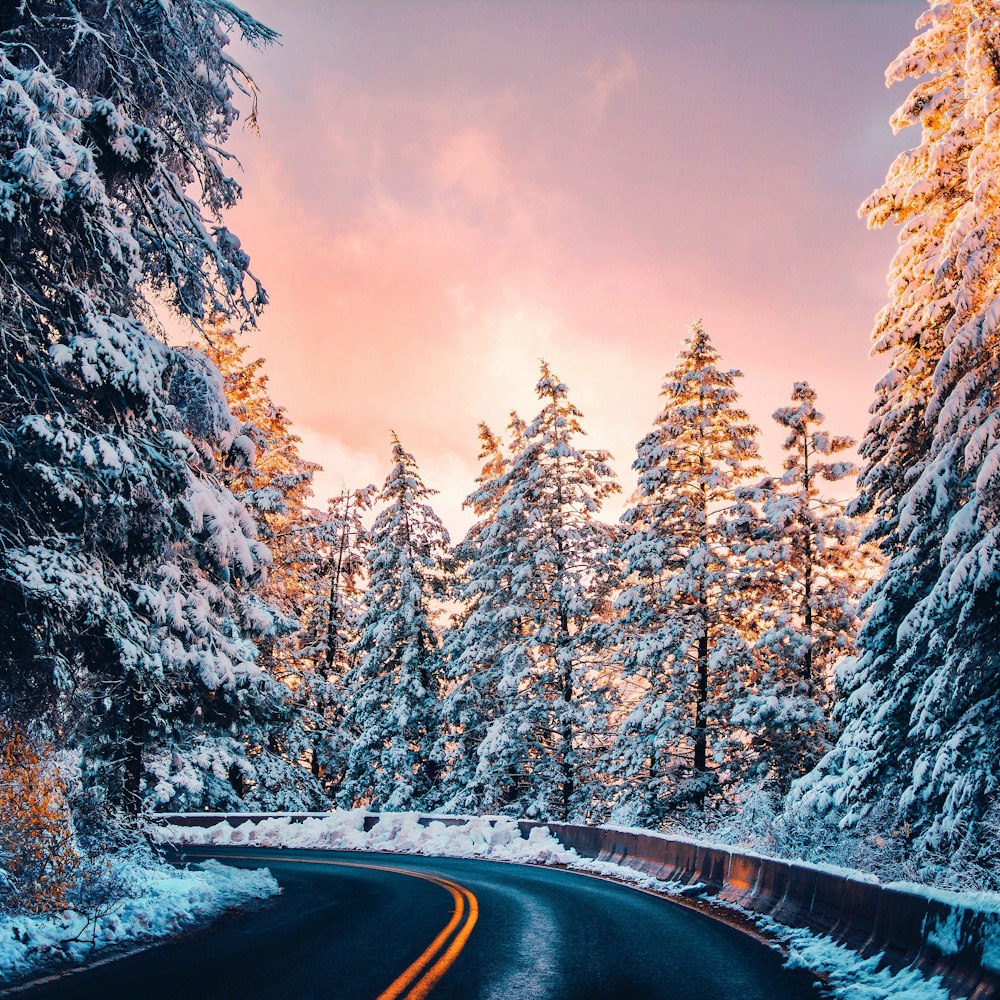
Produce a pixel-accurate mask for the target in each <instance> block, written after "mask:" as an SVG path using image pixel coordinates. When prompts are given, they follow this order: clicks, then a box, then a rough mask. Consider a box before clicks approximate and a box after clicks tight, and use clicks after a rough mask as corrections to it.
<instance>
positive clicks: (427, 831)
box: [157, 809, 582, 865]
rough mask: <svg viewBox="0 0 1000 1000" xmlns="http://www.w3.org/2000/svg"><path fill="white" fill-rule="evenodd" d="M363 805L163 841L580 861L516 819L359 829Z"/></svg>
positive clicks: (408, 819)
mask: <svg viewBox="0 0 1000 1000" xmlns="http://www.w3.org/2000/svg"><path fill="white" fill-rule="evenodd" d="M367 815H369V814H368V813H366V812H365V811H364V810H363V809H350V810H339V811H336V812H331V813H329V814H328V815H324V816H312V817H308V818H306V819H301V820H299V819H296V818H294V817H291V816H275V817H273V818H268V819H263V820H259V821H258V822H249V821H248V822H246V823H240V824H238V825H236V826H231V825H230V824H229V823H227V822H222V823H216V824H215V825H214V826H208V827H196V826H164V827H160V829H159V831H158V833H157V837H158V839H159V840H160V841H161V842H163V843H169V844H177V845H188V846H202V847H240V846H247V847H288V848H298V849H300V850H302V849H308V848H318V849H321V850H327V851H394V852H398V853H400V854H427V855H436V856H439V857H452V858H479V859H481V860H487V861H519V862H521V863H523V864H533V865H571V864H573V863H575V862H579V861H581V860H582V859H581V858H580V856H579V855H578V854H577V853H576V851H571V850H567V849H566V848H565V847H563V845H562V844H560V843H559V841H558V840H556V839H555V837H553V836H552V835H551V834H550V833H549V831H548V829H547V828H545V827H536V828H535V829H533V830H531V832H530V833H529V835H528V837H527V839H525V837H524V836H523V835H522V834H521V830H520V828H519V827H518V825H517V822H516V820H512V819H505V818H500V819H482V818H478V817H477V818H470V819H469V820H468V821H467V822H465V823H460V824H455V825H449V824H445V823H441V822H437V821H434V820H431V821H430V822H426V823H425V824H422V823H421V822H420V815H419V814H418V813H387V814H385V815H383V816H382V817H381V819H380V821H379V822H378V823H376V824H375V826H373V827H372V828H371V829H370V830H367V831H366V830H365V828H364V826H365V817H366V816H367Z"/></svg>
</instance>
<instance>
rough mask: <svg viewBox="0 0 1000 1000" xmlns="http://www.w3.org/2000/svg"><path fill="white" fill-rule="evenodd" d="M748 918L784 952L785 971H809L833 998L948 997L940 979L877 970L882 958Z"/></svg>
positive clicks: (906, 971) (762, 919)
mask: <svg viewBox="0 0 1000 1000" xmlns="http://www.w3.org/2000/svg"><path fill="white" fill-rule="evenodd" d="M735 908H736V909H738V907H735ZM741 912H746V911H742V910H741ZM750 916H751V917H753V919H754V922H755V923H756V924H757V926H758V927H760V929H761V930H762V931H765V932H766V933H768V934H772V935H774V937H776V938H777V939H778V940H779V941H781V943H782V944H784V945H785V947H786V948H787V949H788V960H787V961H786V962H785V965H786V967H787V968H790V969H798V968H802V969H809V970H810V971H812V972H815V973H818V974H819V975H821V976H823V978H824V979H825V980H826V982H827V988H828V991H829V992H830V993H832V994H833V996H835V997H839V998H843V1000H888V998H890V997H891V998H892V1000H950V998H951V993H950V992H949V991H948V990H947V989H946V988H945V987H944V986H943V985H942V982H941V977H940V976H935V977H934V978H933V979H927V978H926V977H925V976H923V975H922V974H921V973H920V972H918V971H917V970H916V969H913V968H910V969H903V970H901V971H900V972H892V970H891V969H886V968H879V963H880V962H881V961H882V957H883V956H882V955H873V956H872V957H871V958H864V957H862V956H861V955H859V954H858V953H857V952H856V951H851V949H850V948H845V947H844V946H843V945H839V944H837V942H836V941H833V940H832V939H831V938H828V937H823V936H821V935H819V934H814V933H813V932H812V931H808V930H805V929H804V928H801V927H789V926H787V925H786V924H779V923H778V922H777V921H776V920H772V919H771V918H770V917H762V916H759V915H754V914H750Z"/></svg>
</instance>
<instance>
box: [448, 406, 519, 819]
mask: <svg viewBox="0 0 1000 1000" xmlns="http://www.w3.org/2000/svg"><path fill="white" fill-rule="evenodd" d="M524 427H525V425H524V421H523V420H521V418H520V417H519V416H518V415H517V414H516V413H512V414H511V417H510V424H509V432H510V438H509V443H508V447H507V448H506V449H505V448H504V445H503V442H502V441H501V440H500V438H499V437H497V435H495V434H494V433H493V431H492V430H490V428H489V427H488V426H487V425H486V424H485V423H483V424H480V425H479V441H480V451H479V458H480V461H481V462H482V471H481V473H480V475H479V477H478V478H477V480H476V482H477V483H478V486H477V488H476V490H475V491H474V492H473V493H472V494H471V495H470V496H469V497H468V498H467V499H466V501H465V505H464V506H466V507H471V508H472V510H473V511H474V512H475V514H476V518H477V520H476V522H475V523H474V524H473V525H472V527H471V528H470V529H469V531H468V533H467V534H466V536H465V538H464V540H463V541H462V542H461V543H460V544H459V545H458V546H457V548H456V562H457V564H458V569H457V573H456V596H457V597H458V599H459V600H460V601H462V602H463V604H464V605H465V607H464V609H463V610H462V612H460V614H459V615H458V621H457V624H456V625H455V626H454V627H452V628H450V629H448V630H447V631H446V632H445V634H444V640H443V648H444V653H445V669H446V675H447V679H448V681H449V682H450V684H451V687H450V689H449V690H448V692H447V694H446V695H445V698H444V700H443V704H442V713H443V717H444V720H445V724H446V731H445V734H444V739H445V750H444V756H445V757H446V759H447V761H448V767H447V771H446V773H445V776H444V803H445V806H446V808H447V809H449V810H452V811H455V812H462V813H473V814H483V813H503V812H510V811H513V812H515V813H518V812H521V811H522V810H527V808H529V806H528V802H529V801H530V797H531V792H532V789H531V781H530V764H529V762H528V758H529V757H530V751H529V750H528V747H529V745H530V743H529V742H528V741H526V740H525V739H524V733H523V732H522V731H521V730H522V726H523V725H528V726H530V722H529V721H528V720H527V719H526V717H525V713H524V712H523V711H521V709H522V708H523V706H524V701H523V699H521V698H519V697H518V690H519V689H520V688H521V687H522V686H523V685H525V684H526V683H528V681H529V678H530V677H531V673H532V664H533V660H532V658H531V655H530V653H529V652H528V648H527V645H526V644H525V642H524V638H523V634H524V622H525V621H526V620H527V619H528V618H530V609H529V608H527V607H524V606H522V605H520V604H519V603H518V601H517V598H516V597H515V595H514V594H513V592H512V590H511V584H512V582H513V575H514V571H515V569H516V567H517V566H518V565H519V558H518V548H519V539H520V538H521V537H522V534H523V532H524V530H525V528H526V526H527V521H526V519H525V518H524V516H523V514H521V513H520V512H519V511H515V510H514V509H510V510H507V511H505V512H504V516H503V519H502V520H501V519H500V518H499V515H500V511H501V509H502V508H503V505H504V499H505V496H506V493H507V489H508V487H509V485H510V477H509V476H508V472H509V468H510V464H509V461H508V458H507V455H508V454H513V455H515V456H517V455H519V454H520V453H521V451H522V449H523V447H524Z"/></svg>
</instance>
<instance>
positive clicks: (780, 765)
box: [734, 382, 864, 796]
mask: <svg viewBox="0 0 1000 1000" xmlns="http://www.w3.org/2000/svg"><path fill="white" fill-rule="evenodd" d="M815 403H816V393H815V391H814V390H813V389H812V388H811V387H810V386H809V384H808V383H806V382H796V383H795V384H794V385H793V387H792V400H791V405H790V406H784V407H781V408H780V409H778V410H776V411H775V413H774V419H775V420H776V421H777V422H778V424H779V425H780V426H782V427H783V428H785V429H786V430H787V432H788V436H787V437H786V438H785V441H784V449H785V452H786V457H785V461H784V471H783V474H782V475H781V476H780V477H779V478H778V479H776V480H774V479H767V480H765V481H764V482H763V483H761V484H760V485H759V486H756V487H754V488H751V489H748V490H747V489H743V490H739V491H738V493H739V495H741V496H742V497H746V498H750V499H752V500H754V501H756V502H757V503H758V504H759V506H760V509H761V512H762V515H763V521H764V525H763V526H762V530H761V531H760V532H759V537H758V539H757V552H756V562H755V568H756V570H757V580H756V584H757V586H756V589H755V592H754V596H755V601H756V604H757V615H758V616H759V619H760V620H761V621H762V623H763V627H764V630H763V634H762V635H761V636H760V637H759V638H758V639H757V642H756V659H757V661H758V667H757V669H756V670H755V671H754V672H753V677H752V678H751V680H750V683H749V684H748V685H747V687H746V689H745V692H744V696H743V698H742V699H741V701H740V704H739V705H738V706H737V709H736V711H735V713H734V722H735V723H736V724H737V725H739V726H740V727H741V728H743V729H745V730H746V731H747V732H748V733H749V735H750V736H751V739H752V753H753V756H754V757H755V758H756V763H757V768H758V771H759V777H760V778H761V779H763V780H764V781H766V783H767V786H768V787H769V788H770V789H772V790H774V791H775V792H776V793H777V794H778V795H782V796H783V795H784V794H785V793H786V792H787V791H788V787H789V785H790V784H791V782H792V780H793V779H794V778H797V777H800V776H801V775H802V774H804V773H805V772H806V771H808V770H810V769H811V768H812V767H813V766H815V764H816V763H817V762H818V761H819V759H820V757H821V756H822V755H823V753H825V752H826V751H827V750H828V749H829V748H830V744H831V740H832V737H833V730H832V726H831V721H830V709H831V698H830V695H831V689H832V681H833V669H834V666H835V665H836V662H837V661H838V660H839V659H840V658H842V657H844V656H846V655H848V654H849V653H851V652H853V650H854V639H855V636H856V633H857V626H858V616H857V604H856V602H857V597H858V594H859V590H860V580H861V577H862V575H863V570H864V561H863V560H864V556H863V554H861V553H859V551H858V548H857V538H856V536H857V532H858V528H857V526H856V525H855V523H854V522H853V521H852V520H851V519H850V518H848V517H846V516H845V515H844V512H843V507H844V504H843V503H839V502H837V501H836V500H834V499H832V498H830V497H829V496H826V495H824V493H823V487H824V486H825V485H827V484H832V483H837V482H841V481H842V480H844V479H845V478H846V477H848V476H850V475H852V474H853V473H854V472H855V471H856V469H855V467H854V465H853V463H851V462H850V461H844V460H843V459H838V458H837V456H838V455H840V454H841V453H842V452H844V451H846V450H848V449H849V448H852V447H853V446H854V441H853V440H852V439H851V438H848V437H843V436H839V437H838V436H836V435H830V434H828V433H827V432H826V431H825V430H823V429H822V424H823V422H824V419H825V418H824V416H823V414H822V413H820V412H819V411H818V410H817V409H816V405H815Z"/></svg>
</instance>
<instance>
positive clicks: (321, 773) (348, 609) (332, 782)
mask: <svg viewBox="0 0 1000 1000" xmlns="http://www.w3.org/2000/svg"><path fill="white" fill-rule="evenodd" d="M374 492H375V488H374V487H373V486H366V487H364V488H363V489H359V490H344V491H343V492H342V493H340V494H339V495H338V496H336V497H333V498H332V499H331V500H330V501H329V504H328V506H327V510H326V513H325V514H324V515H323V516H322V518H321V519H320V521H319V524H318V525H317V526H316V528H315V530H314V532H313V538H314V541H315V543H316V553H315V555H316V560H315V562H314V563H313V565H312V572H311V574H310V575H309V577H308V578H307V580H306V590H307V594H308V596H307V604H306V611H305V614H304V616H303V625H302V630H301V633H300V636H299V644H298V656H299V658H300V661H301V664H302V666H301V669H300V672H299V686H298V687H297V689H296V694H297V704H298V705H299V706H300V707H301V708H302V710H303V712H304V722H305V725H306V727H307V730H308V731H309V741H310V744H311V752H310V755H309V759H310V766H311V769H312V772H313V775H314V776H315V777H316V778H317V779H318V780H319V781H320V782H321V784H322V786H323V789H324V790H325V792H326V794H327V796H328V797H329V798H330V799H331V800H332V799H334V798H335V797H336V794H337V792H338V791H339V789H340V786H341V783H342V782H343V780H344V775H345V773H346V771H347V758H348V755H349V753H350V748H351V745H352V744H353V742H354V739H353V737H354V736H356V735H357V734H352V733H351V732H350V731H349V730H348V729H347V727H346V725H345V720H344V713H345V702H344V698H345V689H344V684H345V678H346V676H347V674H348V673H349V671H350V670H351V669H352V667H354V666H355V664H356V662H357V656H356V653H355V649H356V645H357V642H358V639H359V638H360V635H359V633H358V623H359V621H360V619H361V615H362V611H363V598H364V592H365V568H366V563H365V554H366V552H367V550H368V541H367V532H366V530H365V525H364V521H363V518H364V515H365V514H366V513H367V511H369V510H370V509H371V505H372V495H373V494H374Z"/></svg>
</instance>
